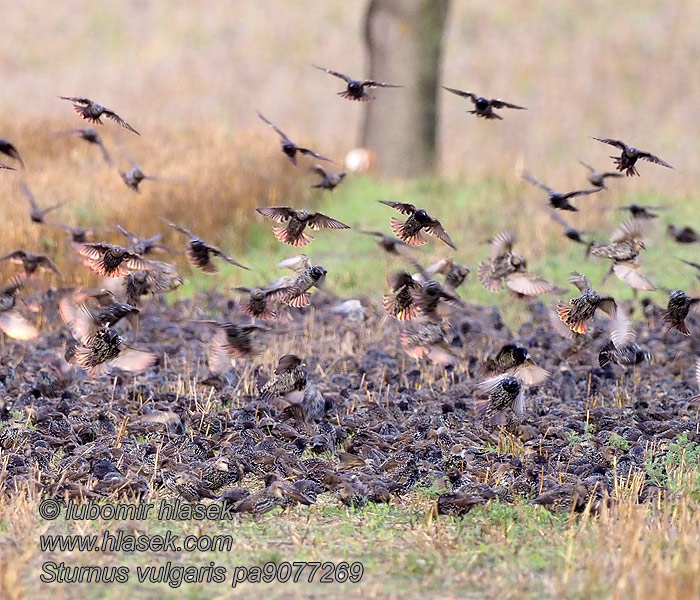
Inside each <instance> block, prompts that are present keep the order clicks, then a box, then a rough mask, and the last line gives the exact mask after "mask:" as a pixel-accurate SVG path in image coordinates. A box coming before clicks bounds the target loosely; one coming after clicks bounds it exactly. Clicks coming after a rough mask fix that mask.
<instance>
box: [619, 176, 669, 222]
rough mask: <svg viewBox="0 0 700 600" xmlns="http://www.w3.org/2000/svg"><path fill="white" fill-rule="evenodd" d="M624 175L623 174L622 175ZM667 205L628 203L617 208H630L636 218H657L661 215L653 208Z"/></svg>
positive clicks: (661, 207)
mask: <svg viewBox="0 0 700 600" xmlns="http://www.w3.org/2000/svg"><path fill="white" fill-rule="evenodd" d="M620 177H622V175H620ZM664 208H666V207H665V206H640V205H639V204H628V205H626V206H620V208H618V209H617V210H628V211H630V213H632V218H634V219H657V218H658V217H659V215H656V214H654V213H653V212H651V211H652V210H662V209H664Z"/></svg>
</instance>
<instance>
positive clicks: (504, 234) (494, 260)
mask: <svg viewBox="0 0 700 600" xmlns="http://www.w3.org/2000/svg"><path fill="white" fill-rule="evenodd" d="M516 240H517V238H516V237H515V233H514V232H513V231H511V230H508V229H506V230H504V231H501V232H500V233H499V234H498V235H496V236H494V237H493V238H492V239H491V260H490V262H481V263H479V266H478V268H477V271H476V274H477V277H478V278H479V281H481V283H482V285H483V286H484V287H485V288H486V289H487V290H488V291H490V292H498V291H499V290H500V289H501V288H502V287H503V283H504V282H505V284H506V285H507V286H508V288H509V289H510V290H512V291H513V292H515V293H516V294H522V295H525V296H537V295H539V294H550V293H553V292H555V291H556V289H557V288H556V287H554V286H553V285H552V284H551V283H549V282H547V281H545V280H544V279H542V278H541V277H539V276H538V275H535V274H534V273H530V272H528V271H527V261H526V260H525V257H524V256H523V255H522V254H516V253H515V252H513V246H514V245H515V242H516Z"/></svg>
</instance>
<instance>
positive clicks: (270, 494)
mask: <svg viewBox="0 0 700 600" xmlns="http://www.w3.org/2000/svg"><path fill="white" fill-rule="evenodd" d="M290 502H291V503H298V504H304V505H305V506H309V505H310V504H312V502H311V500H309V498H307V497H305V496H304V495H302V494H300V493H298V492H297V491H296V490H295V489H294V488H293V487H292V486H291V485H290V484H289V483H287V482H286V481H282V480H280V479H277V478H276V476H275V475H268V476H267V477H266V478H265V487H264V488H263V489H262V490H260V491H259V492H256V493H255V494H252V495H251V496H248V497H247V498H244V499H243V500H241V501H240V502H239V503H238V504H237V505H236V506H235V508H234V509H233V511H234V512H237V513H244V512H248V513H252V514H253V515H254V516H258V515H264V514H265V513H267V512H270V511H271V510H273V509H275V508H277V507H278V506H289V503H290Z"/></svg>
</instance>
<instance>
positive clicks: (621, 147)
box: [591, 136, 627, 150]
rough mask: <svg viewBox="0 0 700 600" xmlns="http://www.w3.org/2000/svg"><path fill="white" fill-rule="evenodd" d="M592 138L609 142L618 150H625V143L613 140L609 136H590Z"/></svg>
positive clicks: (605, 142)
mask: <svg viewBox="0 0 700 600" xmlns="http://www.w3.org/2000/svg"><path fill="white" fill-rule="evenodd" d="M591 138H592V139H594V140H596V141H598V142H603V144H609V145H610V146H615V147H616V148H619V149H620V150H626V149H627V144H625V142H623V141H621V140H613V139H611V138H599V137H595V136H591Z"/></svg>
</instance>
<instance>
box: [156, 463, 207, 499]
mask: <svg viewBox="0 0 700 600" xmlns="http://www.w3.org/2000/svg"><path fill="white" fill-rule="evenodd" d="M162 476H163V485H164V486H165V487H166V488H168V489H169V490H170V491H171V492H175V493H176V494H177V495H178V496H180V497H182V498H183V499H184V500H185V501H186V502H192V503H194V502H200V501H201V500H202V498H210V499H212V500H214V499H216V494H214V493H213V492H212V491H211V490H209V489H207V488H206V487H205V485H203V482H202V481H201V480H200V479H198V478H197V477H196V476H195V475H194V474H192V473H188V472H185V471H182V472H179V473H177V472H175V471H170V470H163V471H162Z"/></svg>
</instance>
